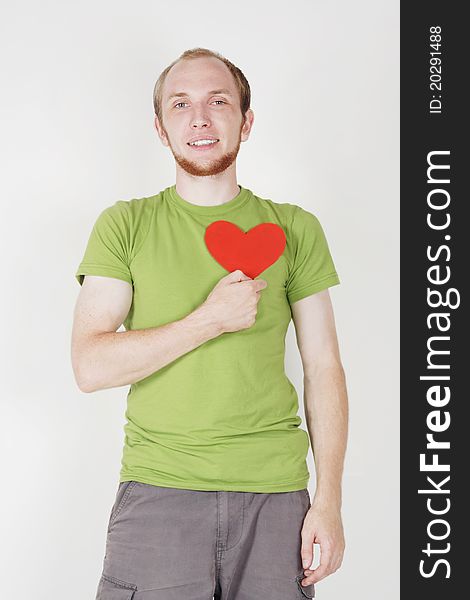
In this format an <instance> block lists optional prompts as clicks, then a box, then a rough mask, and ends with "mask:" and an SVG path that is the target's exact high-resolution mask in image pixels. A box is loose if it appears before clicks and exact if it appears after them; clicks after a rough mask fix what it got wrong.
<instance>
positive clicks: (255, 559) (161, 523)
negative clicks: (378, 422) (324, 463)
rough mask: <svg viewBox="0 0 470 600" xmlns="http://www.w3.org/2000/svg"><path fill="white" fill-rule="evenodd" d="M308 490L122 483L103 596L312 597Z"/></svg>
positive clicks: (115, 599) (111, 599) (125, 599)
mask: <svg viewBox="0 0 470 600" xmlns="http://www.w3.org/2000/svg"><path fill="white" fill-rule="evenodd" d="M309 508H310V496H309V492H308V490H307V489H303V490H298V491H294V492H276V493H255V492H227V491H199V490H188V489H179V488H171V487H160V486H156V485H150V484H147V483H141V482H138V481H124V482H121V483H120V484H119V487H118V490H117V494H116V499H115V502H114V505H113V507H112V510H111V515H110V518H109V524H108V532H107V538H106V551H105V557H104V561H103V571H102V574H101V579H100V581H99V584H98V591H97V594H96V600H181V599H185V598H187V599H188V600H189V599H190V600H213V599H214V600H265V599H266V600H268V599H269V600H305V598H313V597H314V596H315V587H314V585H313V584H312V585H309V586H306V587H302V586H301V584H300V581H301V579H303V578H304V574H303V567H302V561H301V556H300V548H301V534H300V532H301V529H302V524H303V520H304V518H305V515H306V513H307V511H308V509H309Z"/></svg>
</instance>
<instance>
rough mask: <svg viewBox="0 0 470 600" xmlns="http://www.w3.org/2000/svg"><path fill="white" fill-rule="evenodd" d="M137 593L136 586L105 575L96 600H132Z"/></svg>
mask: <svg viewBox="0 0 470 600" xmlns="http://www.w3.org/2000/svg"><path fill="white" fill-rule="evenodd" d="M136 591H137V586H136V585H133V584H132V583H127V582H126V581H121V579H116V577H110V576H109V575H105V574H104V573H103V574H102V575H101V579H100V583H99V585H98V591H97V593H96V598H95V600H132V598H133V597H134V594H135V592H136Z"/></svg>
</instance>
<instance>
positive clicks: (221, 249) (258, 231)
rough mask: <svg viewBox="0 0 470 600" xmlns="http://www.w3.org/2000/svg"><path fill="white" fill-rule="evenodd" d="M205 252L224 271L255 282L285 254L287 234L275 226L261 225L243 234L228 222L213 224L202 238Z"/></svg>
mask: <svg viewBox="0 0 470 600" xmlns="http://www.w3.org/2000/svg"><path fill="white" fill-rule="evenodd" d="M204 240H205V242H206V246H207V249H208V250H209V252H210V253H211V255H212V256H213V257H214V258H215V260H216V261H217V262H218V263H219V264H221V265H222V266H223V267H224V268H225V269H227V271H229V272H232V271H235V270H236V269H240V270H241V271H243V273H245V275H248V277H251V278H252V279H254V278H255V277H257V276H258V275H259V274H260V273H261V272H262V271H264V270H265V269H267V268H268V267H269V266H271V265H272V264H273V263H274V262H276V260H277V259H278V258H279V257H280V256H281V254H282V253H283V252H284V248H285V246H286V235H285V233H284V230H283V229H282V227H280V226H279V225H276V223H260V224H259V225H256V226H255V227H253V228H252V229H250V230H249V231H247V232H246V233H245V232H244V231H242V230H241V229H240V228H239V227H237V225H235V224H234V223H230V221H214V222H213V223H211V224H210V225H209V226H208V227H207V228H206V233H205V236H204Z"/></svg>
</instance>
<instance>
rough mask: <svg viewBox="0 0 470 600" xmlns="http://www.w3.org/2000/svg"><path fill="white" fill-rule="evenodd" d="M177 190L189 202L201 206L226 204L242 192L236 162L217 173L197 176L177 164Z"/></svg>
mask: <svg viewBox="0 0 470 600" xmlns="http://www.w3.org/2000/svg"><path fill="white" fill-rule="evenodd" d="M176 191H177V193H178V194H179V195H180V196H181V197H182V198H183V199H184V200H186V201H187V202H191V203H192V204H198V205H200V206H217V205H219V204H224V203H225V202H228V201H229V200H232V198H235V196H236V195H237V194H238V193H239V192H240V188H239V187H238V184H237V173H236V166H235V162H233V164H232V165H230V167H229V168H228V169H225V171H223V172H222V173H219V174H217V175H211V176H207V177H195V176H193V175H189V173H187V172H186V171H185V170H184V169H181V167H179V165H176Z"/></svg>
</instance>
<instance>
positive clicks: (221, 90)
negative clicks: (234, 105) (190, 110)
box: [168, 89, 233, 102]
mask: <svg viewBox="0 0 470 600" xmlns="http://www.w3.org/2000/svg"><path fill="white" fill-rule="evenodd" d="M214 94H225V95H226V96H232V95H233V94H232V93H231V92H230V90H227V89H220V90H211V91H210V92H209V96H213V95H214ZM185 96H189V94H188V93H187V92H175V93H174V94H172V95H171V96H170V97H169V98H168V102H170V101H171V100H173V98H183V97H185Z"/></svg>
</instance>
